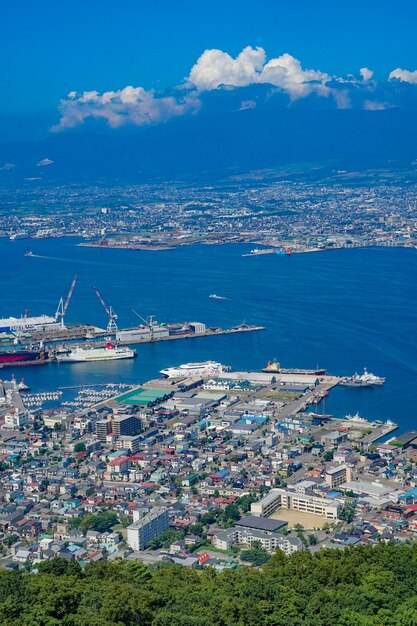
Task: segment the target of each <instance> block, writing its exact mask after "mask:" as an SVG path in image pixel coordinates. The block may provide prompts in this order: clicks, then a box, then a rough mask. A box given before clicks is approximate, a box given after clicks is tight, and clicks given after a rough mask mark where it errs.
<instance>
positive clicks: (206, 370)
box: [160, 361, 230, 378]
mask: <svg viewBox="0 0 417 626" xmlns="http://www.w3.org/2000/svg"><path fill="white" fill-rule="evenodd" d="M229 371H230V367H228V366H227V365H222V364H221V363H217V362H216V361H204V362H202V363H184V364H183V365H179V366H178V367H167V368H166V369H163V370H161V371H160V374H162V376H163V377H164V378H192V377H195V376H218V375H219V374H221V373H222V372H229Z"/></svg>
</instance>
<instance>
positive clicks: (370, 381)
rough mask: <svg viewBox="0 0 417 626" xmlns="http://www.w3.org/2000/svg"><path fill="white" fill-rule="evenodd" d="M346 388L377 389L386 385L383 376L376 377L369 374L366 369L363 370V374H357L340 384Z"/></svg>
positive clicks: (344, 379)
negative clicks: (376, 387)
mask: <svg viewBox="0 0 417 626" xmlns="http://www.w3.org/2000/svg"><path fill="white" fill-rule="evenodd" d="M340 384H341V385H343V386H344V387H375V386H381V385H384V384H385V378H383V377H382V376H375V374H371V372H368V370H367V369H366V367H365V368H364V370H363V374H358V373H357V372H355V374H354V375H353V376H347V377H346V378H343V379H342V382H341V383H340Z"/></svg>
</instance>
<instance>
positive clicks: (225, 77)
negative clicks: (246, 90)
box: [187, 46, 331, 99]
mask: <svg viewBox="0 0 417 626" xmlns="http://www.w3.org/2000/svg"><path fill="white" fill-rule="evenodd" d="M330 79H331V76H329V74H326V73H325V72H321V71H320V70H310V69H303V68H302V66H301V63H300V61H299V60H298V59H296V58H295V57H293V56H292V55H291V54H288V53H285V54H282V55H281V56H279V57H276V58H274V59H270V60H269V61H267V60H266V53H265V50H264V49H263V48H260V47H258V48H252V47H251V46H247V47H246V48H244V49H243V50H242V52H240V54H238V56H237V57H236V58H233V57H232V56H230V54H228V53H227V52H223V51H222V50H216V49H213V50H205V51H204V52H203V54H202V55H201V56H200V57H199V59H198V60H197V62H196V63H195V65H194V66H193V67H192V68H191V72H190V74H189V76H188V78H187V83H188V84H189V85H192V86H195V87H196V88H197V89H198V91H211V90H213V89H217V88H218V87H220V85H227V86H233V87H245V86H248V85H252V84H254V83H268V84H270V85H274V86H275V87H280V88H281V89H283V90H284V91H285V92H287V93H288V94H289V95H290V97H291V99H297V98H302V97H305V96H308V95H310V94H311V93H318V94H320V95H324V96H326V95H328V94H329V93H330V91H329V89H328V87H326V83H327V82H328V81H329V80H330Z"/></svg>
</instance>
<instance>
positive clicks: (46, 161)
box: [36, 159, 53, 167]
mask: <svg viewBox="0 0 417 626" xmlns="http://www.w3.org/2000/svg"><path fill="white" fill-rule="evenodd" d="M52 163H53V161H52V159H42V160H41V161H38V163H36V167H47V166H48V165H52Z"/></svg>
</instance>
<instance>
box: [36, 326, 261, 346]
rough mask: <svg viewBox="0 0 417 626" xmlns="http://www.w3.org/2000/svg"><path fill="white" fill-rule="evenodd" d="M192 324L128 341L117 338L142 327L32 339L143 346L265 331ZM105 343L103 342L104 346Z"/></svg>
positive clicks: (85, 329) (75, 330)
mask: <svg viewBox="0 0 417 626" xmlns="http://www.w3.org/2000/svg"><path fill="white" fill-rule="evenodd" d="M191 326H192V325H191V324H190V323H189V322H184V323H183V324H166V325H164V326H163V328H164V329H166V331H167V332H166V333H165V334H160V333H155V334H153V333H152V332H151V330H150V331H149V332H148V336H146V335H143V336H142V337H141V338H140V339H137V338H134V337H133V336H129V337H128V338H126V339H123V338H122V339H118V338H117V336H118V334H119V333H121V334H122V333H128V332H129V331H134V330H137V329H138V330H139V329H140V327H137V329H136V328H133V329H132V328H128V329H121V330H120V331H116V332H115V331H113V332H109V331H108V330H106V329H105V328H97V327H95V326H85V325H84V326H68V327H67V328H65V329H59V330H53V331H49V332H39V331H38V332H36V333H33V334H32V337H33V339H34V340H36V341H41V342H42V343H43V344H45V345H46V344H54V343H62V342H66V341H76V340H77V339H79V340H91V341H93V340H94V345H95V346H98V345H100V342H97V341H95V340H97V339H103V340H104V339H107V338H109V339H111V340H112V341H117V343H118V344H126V345H128V344H129V345H130V344H142V343H156V342H158V341H172V340H174V339H191V338H198V337H214V336H217V335H231V334H235V333H247V332H257V331H260V330H265V326H255V325H251V324H240V325H239V326H234V327H233V328H219V327H210V328H206V327H205V326H204V330H203V331H201V332H195V331H194V330H192V329H191ZM181 328H186V330H184V331H181V330H180V329H181ZM104 344H105V341H103V345H104Z"/></svg>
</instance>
